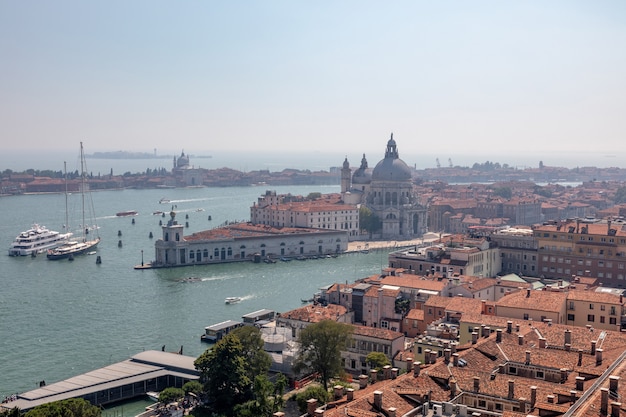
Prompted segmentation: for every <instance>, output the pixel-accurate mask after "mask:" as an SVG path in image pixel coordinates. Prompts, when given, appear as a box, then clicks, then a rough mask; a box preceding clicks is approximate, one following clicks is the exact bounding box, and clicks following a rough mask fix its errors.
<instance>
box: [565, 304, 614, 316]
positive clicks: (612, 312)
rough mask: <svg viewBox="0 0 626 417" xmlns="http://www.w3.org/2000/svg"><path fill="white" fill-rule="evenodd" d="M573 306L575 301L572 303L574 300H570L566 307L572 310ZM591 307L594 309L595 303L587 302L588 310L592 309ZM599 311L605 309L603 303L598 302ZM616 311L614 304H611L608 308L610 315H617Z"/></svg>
mask: <svg viewBox="0 0 626 417" xmlns="http://www.w3.org/2000/svg"><path fill="white" fill-rule="evenodd" d="M575 306H576V303H574V301H570V302H569V305H568V307H567V309H568V310H574V308H575ZM593 309H595V304H593V303H589V310H593ZM600 311H606V305H605V304H600ZM616 311H617V310H616V309H615V306H611V308H610V309H609V314H610V315H612V316H615V315H617V313H616Z"/></svg>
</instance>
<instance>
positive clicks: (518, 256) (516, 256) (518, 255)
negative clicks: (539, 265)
mask: <svg viewBox="0 0 626 417" xmlns="http://www.w3.org/2000/svg"><path fill="white" fill-rule="evenodd" d="M500 257H501V258H513V259H522V258H523V259H524V260H525V261H526V260H528V255H527V254H524V255H523V256H522V254H521V253H506V252H502V253H500ZM530 258H531V259H532V260H533V261H536V260H537V256H536V255H533V256H531V257H530Z"/></svg>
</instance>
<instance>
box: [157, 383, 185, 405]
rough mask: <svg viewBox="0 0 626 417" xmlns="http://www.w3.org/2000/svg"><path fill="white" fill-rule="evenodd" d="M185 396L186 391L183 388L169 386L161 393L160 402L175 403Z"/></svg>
mask: <svg viewBox="0 0 626 417" xmlns="http://www.w3.org/2000/svg"><path fill="white" fill-rule="evenodd" d="M184 396H185V391H184V390H183V389H181V388H174V387H168V388H165V389H164V390H163V391H161V392H160V393H159V402H160V403H163V404H169V403H173V402H175V401H178V400H180V399H181V398H183V397H184Z"/></svg>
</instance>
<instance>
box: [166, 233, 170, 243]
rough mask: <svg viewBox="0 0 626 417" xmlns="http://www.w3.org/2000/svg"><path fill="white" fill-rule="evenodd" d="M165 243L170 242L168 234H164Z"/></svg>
mask: <svg viewBox="0 0 626 417" xmlns="http://www.w3.org/2000/svg"><path fill="white" fill-rule="evenodd" d="M165 241H166V242H169V241H170V234H169V233H166V234H165Z"/></svg>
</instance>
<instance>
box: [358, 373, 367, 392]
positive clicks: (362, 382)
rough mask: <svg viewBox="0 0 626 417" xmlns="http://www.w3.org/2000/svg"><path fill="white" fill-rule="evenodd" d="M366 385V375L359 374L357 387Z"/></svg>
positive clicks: (361, 387)
mask: <svg viewBox="0 0 626 417" xmlns="http://www.w3.org/2000/svg"><path fill="white" fill-rule="evenodd" d="M365 387H367V375H359V388H360V389H363V388H365Z"/></svg>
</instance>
